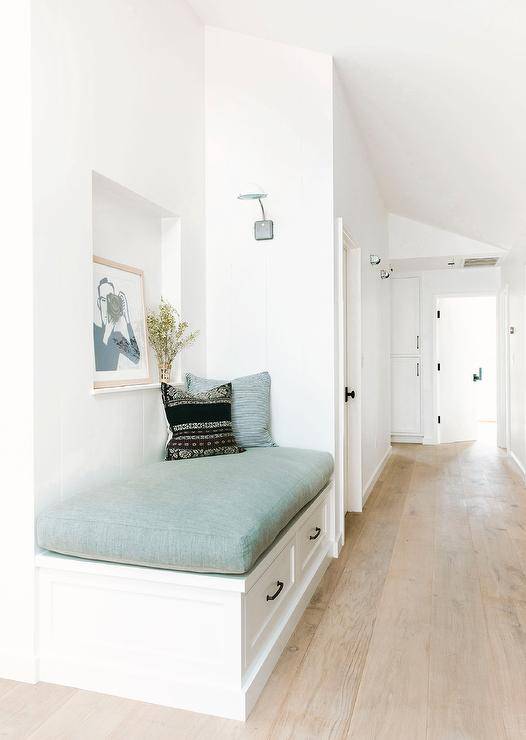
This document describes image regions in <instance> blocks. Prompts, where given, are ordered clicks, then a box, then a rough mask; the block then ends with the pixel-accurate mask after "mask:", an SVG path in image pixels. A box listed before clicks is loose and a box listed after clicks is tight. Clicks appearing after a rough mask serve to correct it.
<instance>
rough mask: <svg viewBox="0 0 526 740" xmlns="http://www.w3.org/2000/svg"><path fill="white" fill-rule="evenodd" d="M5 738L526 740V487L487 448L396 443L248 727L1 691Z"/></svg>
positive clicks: (64, 694)
mask: <svg viewBox="0 0 526 740" xmlns="http://www.w3.org/2000/svg"><path fill="white" fill-rule="evenodd" d="M0 737H2V738H5V737H7V738H35V739H36V738H38V739H39V740H44V739H46V740H51V739H52V740H58V739H59V738H65V739H67V740H80V739H81V738H89V739H90V740H97V739H98V738H113V739H120V738H123V739H126V740H134V739H137V740H138V739H139V738H141V739H142V738H153V739H154V740H157V739H160V740H161V739H163V738H171V739H172V738H203V739H206V738H214V740H215V739H218V738H233V739H234V740H236V739H243V738H316V739H317V740H319V739H321V738H354V739H357V740H362V739H365V738H386V739H387V738H388V739H389V740H398V739H400V740H413V739H414V740H419V739H420V738H439V739H440V740H449V738H474V739H476V740H485V739H486V738H487V739H488V740H496V739H498V738H511V739H515V738H517V739H518V738H526V489H525V487H524V485H523V484H522V483H521V481H520V480H519V477H518V475H517V474H516V473H515V471H514V470H513V468H512V467H511V464H510V463H509V461H508V460H507V459H506V458H505V457H503V456H502V455H501V454H500V453H499V452H498V451H497V450H496V448H495V447H494V446H493V445H492V444H487V443H484V442H482V443H477V444H455V445H441V446H436V447H427V446H426V447H421V446H416V445H415V446H413V445H398V446H396V447H395V448H394V451H393V455H392V457H391V460H390V462H389V464H388V465H387V467H386V469H385V471H384V473H383V475H382V477H381V479H380V480H379V482H378V483H377V485H376V487H375V489H374V491H373V493H372V494H371V496H370V498H369V501H368V503H367V506H366V509H365V512H364V513H363V514H353V515H350V516H348V517H347V544H346V546H345V548H344V551H343V552H342V556H341V558H340V559H339V560H337V561H334V562H333V563H332V564H331V566H330V568H329V570H328V571H327V574H326V575H325V577H324V579H323V581H322V583H321V585H320V587H319V589H318V591H317V593H316V594H315V596H314V598H313V600H312V602H311V604H310V605H309V607H308V609H307V611H306V613H305V615H304V617H303V618H302V620H301V622H300V624H299V626H298V628H297V630H296V632H295V634H294V635H293V637H292V638H291V640H290V642H289V644H288V646H287V648H286V650H285V652H284V653H283V655H282V657H281V659H280V661H279V663H278V666H277V668H276V670H275V671H274V673H273V675H272V677H271V679H270V681H269V683H268V685H267V687H266V689H265V691H264V693H263V694H262V696H261V698H260V701H259V703H258V705H257V707H256V709H255V710H254V712H253V714H252V716H251V717H250V719H249V721H248V722H247V723H246V724H242V723H239V722H233V721H228V720H221V719H216V718H212V717H206V716H200V715H197V714H192V713H190V712H183V711H179V710H173V709H167V708H164V707H156V706H152V705H148V704H141V703H138V702H133V701H128V700H126V699H119V698H115V697H110V696H104V695H99V694H93V693H90V692H86V691H78V690H74V689H69V688H64V687H61V686H51V685H49V684H38V685H37V686H28V685H24V684H16V683H14V682H9V681H1V680H0Z"/></svg>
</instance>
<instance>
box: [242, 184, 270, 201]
mask: <svg viewBox="0 0 526 740" xmlns="http://www.w3.org/2000/svg"><path fill="white" fill-rule="evenodd" d="M237 197H238V199H239V200H259V199H260V198H266V197H267V193H265V191H264V190H263V188H262V187H261V185H258V184H257V183H256V182H247V183H245V184H244V186H243V189H242V190H241V191H240V193H239V195H238V196H237Z"/></svg>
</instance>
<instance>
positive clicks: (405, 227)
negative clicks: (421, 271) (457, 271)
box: [389, 213, 505, 259]
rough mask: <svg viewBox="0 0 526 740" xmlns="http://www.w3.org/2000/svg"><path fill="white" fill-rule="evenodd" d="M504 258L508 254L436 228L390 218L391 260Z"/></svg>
mask: <svg viewBox="0 0 526 740" xmlns="http://www.w3.org/2000/svg"><path fill="white" fill-rule="evenodd" d="M500 253H502V254H504V253H505V250H503V249H500V248H499V247H494V246H491V245H489V244H485V243H483V242H479V241H476V240H475V239H469V238H468V237H466V236H461V235H460V234H454V233H453V232H451V231H445V230H444V229H439V228H437V227H436V226H430V225H429V224H423V223H420V222H419V221H413V220H412V219H410V218H404V217H403V216H397V215H396V214H394V213H390V214H389V256H390V258H391V259H409V258H412V257H420V258H422V257H455V256H457V255H458V256H461V255H462V256H468V255H477V256H483V255H485V254H492V255H493V254H500Z"/></svg>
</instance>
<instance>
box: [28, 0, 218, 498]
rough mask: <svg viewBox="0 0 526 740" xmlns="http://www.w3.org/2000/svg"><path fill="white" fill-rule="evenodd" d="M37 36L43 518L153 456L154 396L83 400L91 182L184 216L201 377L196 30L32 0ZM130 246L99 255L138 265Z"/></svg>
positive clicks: (173, 3)
mask: <svg viewBox="0 0 526 740" xmlns="http://www.w3.org/2000/svg"><path fill="white" fill-rule="evenodd" d="M32 30H33V95H34V200H35V211H34V213H35V242H36V255H37V257H36V260H37V265H36V285H35V296H36V309H37V310H36V315H37V320H36V322H37V323H36V333H37V343H36V419H37V423H36V439H37V445H36V450H35V454H36V475H37V493H38V507H39V508H42V507H43V506H45V505H46V504H48V503H50V502H51V501H53V500H55V499H57V498H58V497H60V496H69V495H70V494H73V493H75V492H77V491H79V490H83V489H87V488H89V487H91V486H92V485H95V484H97V483H100V482H102V481H105V480H109V479H113V478H117V477H119V476H120V475H123V474H125V473H126V472H127V471H128V470H129V468H130V467H131V466H133V465H140V464H142V463H143V461H148V460H150V459H153V457H154V456H158V455H159V451H158V448H157V444H156V445H155V446H152V445H151V444H150V442H151V439H152V437H151V435H152V429H153V430H154V431H153V434H154V436H155V435H156V434H157V431H156V430H158V428H159V427H158V424H159V419H160V416H159V414H160V409H159V401H158V397H157V394H156V393H154V392H152V391H147V392H141V391H134V392H131V393H126V394H123V393H121V394H114V395H112V396H104V397H93V396H92V395H91V394H90V388H91V386H92V347H91V342H92V336H91V331H92V329H91V322H92V297H91V291H92V285H91V282H92V278H91V256H92V214H91V178H92V170H95V171H96V172H98V173H100V174H102V175H104V176H106V177H108V178H110V179H112V180H114V181H115V182H117V183H119V184H120V185H122V186H124V187H126V188H129V189H130V190H131V191H133V192H135V193H138V194H139V195H141V196H143V197H144V198H147V199H148V200H150V201H152V202H153V203H156V204H159V205H161V206H163V207H165V208H166V209H167V210H169V211H170V212H172V213H175V214H177V215H178V216H180V218H181V238H182V273H183V274H182V286H183V292H182V309H183V312H184V315H185V317H186V318H187V319H188V320H189V321H190V322H191V324H192V327H193V328H196V329H200V330H201V332H202V339H201V340H200V341H199V343H197V344H196V346H195V348H193V349H192V350H190V351H189V352H188V355H187V357H186V360H187V362H188V363H189V364H191V365H192V367H193V369H195V370H198V371H201V372H202V371H204V370H205V343H204V335H205V328H206V325H205V321H206V315H205V280H204V276H205V249H204V184H203V173H204V30H203V27H202V26H201V24H200V23H199V22H198V20H197V19H196V17H195V16H194V15H193V13H192V12H191V11H190V10H189V8H188V7H187V5H186V3H184V2H182V1H180V0H154V2H151V1H149V0H112V2H111V3H108V2H105V0H92V1H91V2H89V3H71V2H69V1H68V0H34V2H33V29H32ZM95 205H96V208H97V203H96V204H95ZM97 223H98V222H97V221H96V224H97ZM95 228H96V230H97V226H95ZM99 237H100V233H99V235H98V236H97V234H96V238H99ZM124 241H125V239H124V238H123V235H121V242H120V243H119V244H117V237H116V241H115V243H114V244H113V245H110V244H106V246H105V247H104V249H105V250H106V249H107V251H108V255H101V256H111V254H110V252H111V253H113V254H116V253H117V251H118V253H119V254H118V256H119V259H120V260H121V261H123V262H128V263H130V264H134V262H137V261H140V260H141V257H140V253H139V252H137V243H133V240H131V239H130V244H129V246H130V249H129V254H128V253H127V250H126V244H125V243H124ZM112 250H113V251H112ZM99 251H100V250H99ZM144 261H145V265H144V266H146V267H147V270H148V272H149V274H150V277H151V278H152V274H151V273H152V270H151V269H150V267H148V264H149V262H148V259H147V257H146V256H145V257H144ZM147 262H148V264H146V263H147ZM135 266H137V267H142V266H143V265H141V264H136V265H135ZM152 279H153V278H152ZM151 291H153V292H151ZM158 292H159V287H158V284H157V286H156V287H153V288H152V283H151V282H150V287H147V295H148V296H149V298H151V299H153V297H154V295H153V293H157V294H158ZM155 439H157V437H155ZM153 447H155V451H154V449H153Z"/></svg>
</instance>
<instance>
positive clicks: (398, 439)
mask: <svg viewBox="0 0 526 740" xmlns="http://www.w3.org/2000/svg"><path fill="white" fill-rule="evenodd" d="M423 439H424V438H423V436H422V435H421V434H391V442H394V443H395V444H409V445H421V444H422V442H423Z"/></svg>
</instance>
